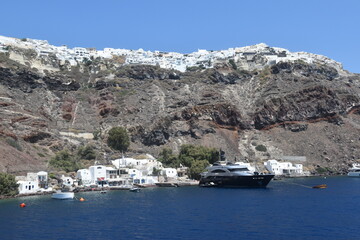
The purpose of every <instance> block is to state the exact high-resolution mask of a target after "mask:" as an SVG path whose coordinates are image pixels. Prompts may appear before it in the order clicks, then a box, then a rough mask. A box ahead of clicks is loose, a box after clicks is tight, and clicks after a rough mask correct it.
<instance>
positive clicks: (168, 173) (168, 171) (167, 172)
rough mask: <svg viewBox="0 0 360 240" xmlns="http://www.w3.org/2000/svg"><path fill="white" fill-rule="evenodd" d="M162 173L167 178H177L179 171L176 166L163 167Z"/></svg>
mask: <svg viewBox="0 0 360 240" xmlns="http://www.w3.org/2000/svg"><path fill="white" fill-rule="evenodd" d="M161 174H162V175H163V176H164V177H167V178H177V176H178V175H177V171H176V169H175V168H163V169H162V170H161Z"/></svg>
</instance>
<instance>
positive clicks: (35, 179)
mask: <svg viewBox="0 0 360 240" xmlns="http://www.w3.org/2000/svg"><path fill="white" fill-rule="evenodd" d="M15 179H16V180H17V184H19V187H18V189H19V194H31V193H36V192H40V191H51V190H52V188H49V187H48V174H47V172H44V171H40V172H38V173H27V174H26V176H16V178H15Z"/></svg>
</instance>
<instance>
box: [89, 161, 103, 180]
mask: <svg viewBox="0 0 360 240" xmlns="http://www.w3.org/2000/svg"><path fill="white" fill-rule="evenodd" d="M89 171H90V178H91V184H98V182H99V181H105V180H107V178H106V167H105V166H101V165H97V166H91V167H90V168H89Z"/></svg>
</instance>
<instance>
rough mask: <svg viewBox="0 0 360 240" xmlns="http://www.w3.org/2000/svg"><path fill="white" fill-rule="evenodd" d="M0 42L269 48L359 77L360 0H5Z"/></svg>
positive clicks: (178, 48) (186, 48) (184, 50)
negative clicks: (311, 56)
mask: <svg viewBox="0 0 360 240" xmlns="http://www.w3.org/2000/svg"><path fill="white" fill-rule="evenodd" d="M0 8H1V10H2V11H1V14H0V35H3V36H8V37H17V38H35V39H42V40H48V41H49V43H50V44H53V45H57V46H58V45H63V44H65V45H68V47H95V48H97V49H98V50H99V49H103V48H104V47H112V48H126V49H139V48H143V49H144V50H151V51H154V50H159V51H173V52H181V53H189V52H194V51H197V50H198V49H207V50H221V49H228V48H231V47H242V46H247V45H253V44H257V43H262V42H263V43H266V44H268V45H269V46H273V47H283V48H286V49H289V50H290V51H305V52H311V53H316V54H321V55H325V56H328V57H330V58H332V59H334V60H336V61H339V62H342V63H343V65H344V68H345V69H347V70H350V71H352V72H356V73H360V64H359V60H358V58H359V55H360V31H359V28H360V0H342V1H340V0H296V1H295V0H102V1H101V0H87V1H83V0H32V1H31V0H7V1H2V2H1V4H0Z"/></svg>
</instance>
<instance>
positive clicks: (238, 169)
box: [229, 168, 249, 172]
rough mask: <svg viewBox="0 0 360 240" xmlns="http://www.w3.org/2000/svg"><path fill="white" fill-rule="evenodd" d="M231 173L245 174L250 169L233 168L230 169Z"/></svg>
mask: <svg viewBox="0 0 360 240" xmlns="http://www.w3.org/2000/svg"><path fill="white" fill-rule="evenodd" d="M229 171H230V172H245V171H249V169H248V168H231V169H229Z"/></svg>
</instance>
